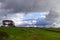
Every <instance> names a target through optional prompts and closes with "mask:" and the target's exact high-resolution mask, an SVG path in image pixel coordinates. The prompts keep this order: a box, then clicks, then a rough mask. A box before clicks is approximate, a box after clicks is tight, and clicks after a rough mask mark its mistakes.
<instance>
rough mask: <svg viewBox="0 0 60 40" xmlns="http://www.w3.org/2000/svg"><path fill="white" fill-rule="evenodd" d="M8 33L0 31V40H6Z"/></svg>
mask: <svg viewBox="0 0 60 40" xmlns="http://www.w3.org/2000/svg"><path fill="white" fill-rule="evenodd" d="M8 37H9V35H8V34H7V33H6V32H3V31H0V40H7V39H8Z"/></svg>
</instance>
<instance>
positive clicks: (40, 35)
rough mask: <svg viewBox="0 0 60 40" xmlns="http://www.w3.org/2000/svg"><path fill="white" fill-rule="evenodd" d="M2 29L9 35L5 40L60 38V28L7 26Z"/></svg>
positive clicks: (59, 39)
mask: <svg viewBox="0 0 60 40" xmlns="http://www.w3.org/2000/svg"><path fill="white" fill-rule="evenodd" d="M0 31H2V32H6V33H7V34H8V37H7V38H5V39H3V40H60V28H48V29H41V28H5V27H0Z"/></svg>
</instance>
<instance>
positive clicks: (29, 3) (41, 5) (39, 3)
mask: <svg viewBox="0 0 60 40" xmlns="http://www.w3.org/2000/svg"><path fill="white" fill-rule="evenodd" d="M0 1H1V2H3V3H4V5H5V7H4V9H13V10H14V11H13V12H40V11H47V10H48V9H49V8H48V7H47V6H48V4H47V0H0Z"/></svg>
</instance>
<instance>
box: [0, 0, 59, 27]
mask: <svg viewBox="0 0 60 40" xmlns="http://www.w3.org/2000/svg"><path fill="white" fill-rule="evenodd" d="M31 12H34V13H35V14H33V13H31ZM36 12H46V13H49V14H48V15H47V16H46V20H48V21H49V22H51V25H52V24H53V25H55V26H58V25H57V23H59V22H60V0H0V24H1V22H2V20H5V19H12V20H13V21H14V22H15V21H16V22H15V23H18V22H17V20H16V19H18V20H19V21H20V20H22V18H23V17H24V18H23V19H27V18H34V17H35V18H38V17H43V18H45V16H43V15H45V14H44V13H40V14H39V15H42V16H39V15H38V13H36ZM28 16H30V17H28ZM18 24H19V23H18ZM20 24H21V23H20ZM53 25H52V26H53Z"/></svg>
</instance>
